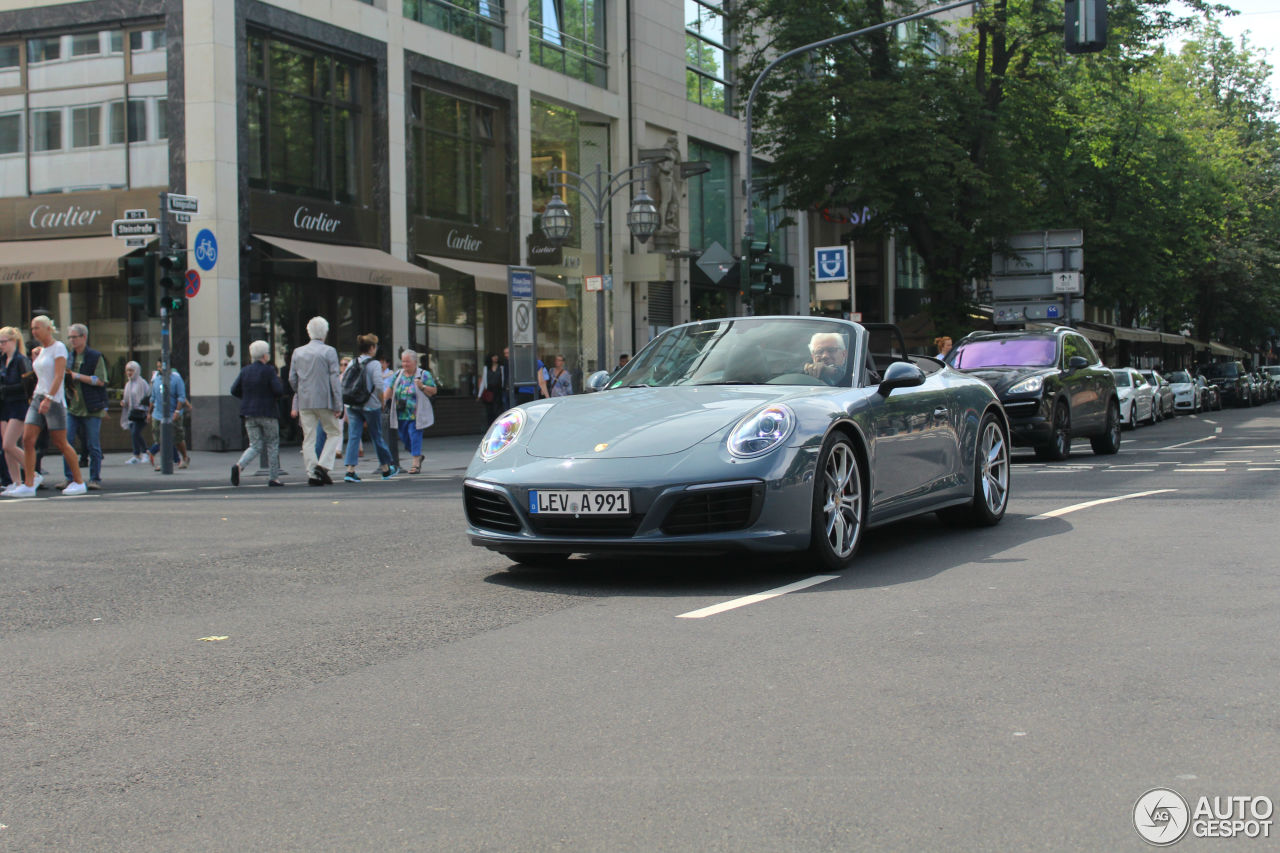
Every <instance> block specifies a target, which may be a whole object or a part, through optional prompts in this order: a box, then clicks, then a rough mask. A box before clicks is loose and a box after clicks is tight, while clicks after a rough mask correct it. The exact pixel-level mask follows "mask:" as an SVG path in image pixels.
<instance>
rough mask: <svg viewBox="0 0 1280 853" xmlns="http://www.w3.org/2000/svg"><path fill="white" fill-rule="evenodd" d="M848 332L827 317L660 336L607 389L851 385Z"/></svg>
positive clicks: (721, 324) (740, 322)
mask: <svg viewBox="0 0 1280 853" xmlns="http://www.w3.org/2000/svg"><path fill="white" fill-rule="evenodd" d="M852 332H853V327H851V326H848V325H846V324H843V323H833V322H831V321H830V320H819V319H813V320H811V319H803V318H795V319H791V318H778V317H770V318H765V317H760V318H752V317H745V318H736V319H731V320H709V321H707V322H705V323H691V324H689V325H687V326H678V327H676V328H674V329H670V330H668V331H666V332H664V333H663V334H661V335H659V336H658V337H657V338H655V339H654V340H653V341H651V342H650V343H649V345H648V346H646V347H645V348H644V349H643V350H641V351H640V353H639V354H638V355H637V356H636V357H635V358H633V359H631V361H629V362H628V363H627V366H626V367H624V368H622V369H621V370H620V371H619V372H618V373H616V374H614V375H613V376H612V377H611V378H610V380H609V384H608V386H606V387H608V388H624V387H627V386H637V385H641V386H669V385H764V384H769V385H836V386H842V387H848V386H850V385H851V384H852V374H853V371H852V370H851V367H852V358H853V349H854V341H853V340H852V339H851V337H852V335H851V333H852Z"/></svg>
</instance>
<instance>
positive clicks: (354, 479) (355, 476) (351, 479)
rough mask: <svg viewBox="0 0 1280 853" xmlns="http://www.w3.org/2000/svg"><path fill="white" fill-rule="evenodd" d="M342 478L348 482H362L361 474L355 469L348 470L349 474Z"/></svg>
mask: <svg viewBox="0 0 1280 853" xmlns="http://www.w3.org/2000/svg"><path fill="white" fill-rule="evenodd" d="M342 479H343V480H344V481H345V482H348V483H358V482H360V475H359V474H357V473H356V472H355V471H348V472H347V475H346V476H345V477H343V478H342Z"/></svg>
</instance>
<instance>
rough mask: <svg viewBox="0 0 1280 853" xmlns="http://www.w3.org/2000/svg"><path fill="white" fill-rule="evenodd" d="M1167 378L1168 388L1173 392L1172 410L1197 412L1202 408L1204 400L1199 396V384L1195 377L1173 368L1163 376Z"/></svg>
mask: <svg viewBox="0 0 1280 853" xmlns="http://www.w3.org/2000/svg"><path fill="white" fill-rule="evenodd" d="M1165 379H1168V380H1169V390H1171V391H1172V392H1173V410H1174V411H1175V412H1199V411H1202V410H1203V409H1204V400H1203V398H1202V397H1201V396H1200V393H1201V392H1200V386H1199V385H1197V384H1196V381H1195V378H1194V377H1193V376H1192V375H1191V374H1190V373H1188V372H1187V371H1185V370H1175V371H1173V372H1172V373H1170V374H1168V375H1167V376H1165Z"/></svg>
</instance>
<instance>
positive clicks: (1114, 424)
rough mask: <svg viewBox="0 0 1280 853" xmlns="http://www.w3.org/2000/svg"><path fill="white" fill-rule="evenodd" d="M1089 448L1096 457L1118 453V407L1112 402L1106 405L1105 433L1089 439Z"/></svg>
mask: <svg viewBox="0 0 1280 853" xmlns="http://www.w3.org/2000/svg"><path fill="white" fill-rule="evenodd" d="M1089 446H1090V447H1092V448H1093V452H1094V453H1095V454H1097V455H1098V456H1110V455H1112V454H1114V453H1119V452H1120V407H1119V406H1118V405H1117V404H1116V402H1115V401H1114V400H1112V401H1111V402H1110V403H1107V431H1106V432H1104V433H1103V434H1102V435H1095V436H1094V437H1093V438H1091V439H1089Z"/></svg>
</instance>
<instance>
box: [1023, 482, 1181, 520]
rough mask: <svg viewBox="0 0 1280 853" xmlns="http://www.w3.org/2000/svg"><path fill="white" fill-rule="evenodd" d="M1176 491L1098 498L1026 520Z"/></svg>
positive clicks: (1157, 490) (1165, 490) (1156, 490)
mask: <svg viewBox="0 0 1280 853" xmlns="http://www.w3.org/2000/svg"><path fill="white" fill-rule="evenodd" d="M1176 491H1178V490H1177V489H1152V490H1151V491H1149V492H1134V493H1133V494H1129V495H1116V496H1115V497H1113V498H1098V499H1097V500H1096V501H1085V502H1084V503H1082V504H1072V505H1071V506H1064V507H1063V508H1062V509H1054V510H1050V511H1049V512H1044V513H1041V514H1040V515H1033V516H1031V517H1030V518H1029V519H1027V520H1028V521H1042V520H1044V519H1046V518H1058V517H1059V516H1063V515H1067V514H1068V513H1072V512H1076V511H1078V510H1082V509H1089V508H1090V507H1094V506H1101V505H1102V504H1110V503H1115V502H1116V501H1127V500H1132V499H1133V498H1145V497H1147V496H1148V495H1160V494H1164V493H1165V492H1176Z"/></svg>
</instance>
